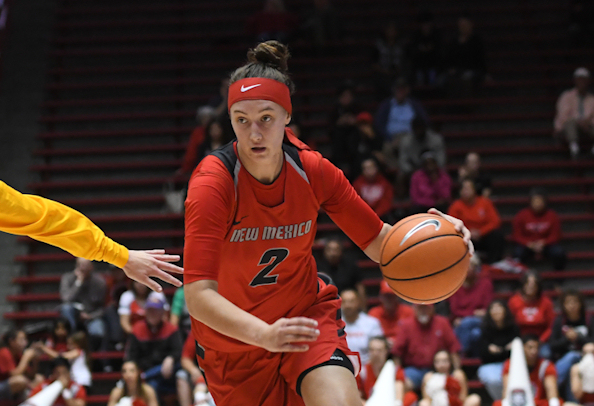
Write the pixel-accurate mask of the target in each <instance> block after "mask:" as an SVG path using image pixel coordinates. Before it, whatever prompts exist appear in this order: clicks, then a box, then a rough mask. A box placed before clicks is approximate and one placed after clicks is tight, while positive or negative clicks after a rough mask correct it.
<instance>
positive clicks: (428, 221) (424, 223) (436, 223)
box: [400, 219, 441, 246]
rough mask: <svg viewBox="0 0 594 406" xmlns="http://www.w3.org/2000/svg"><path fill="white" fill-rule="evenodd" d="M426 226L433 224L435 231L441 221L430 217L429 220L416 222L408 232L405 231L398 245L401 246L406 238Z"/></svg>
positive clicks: (439, 226)
mask: <svg viewBox="0 0 594 406" xmlns="http://www.w3.org/2000/svg"><path fill="white" fill-rule="evenodd" d="M428 226H435V231H437V230H439V229H440V228H441V223H440V222H439V220H435V219H430V220H425V221H423V222H422V223H419V224H417V225H416V226H414V227H413V228H412V229H411V230H410V231H409V232H408V233H406V235H405V236H404V238H403V239H402V241H401V242H400V245H401V246H402V244H404V243H405V242H406V240H408V239H409V238H410V237H412V235H413V234H414V233H416V232H417V231H419V230H420V229H422V228H425V227H428Z"/></svg>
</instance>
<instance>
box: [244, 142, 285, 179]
mask: <svg viewBox="0 0 594 406" xmlns="http://www.w3.org/2000/svg"><path fill="white" fill-rule="evenodd" d="M242 158H243V157H241V156H240V159H241V163H242V164H243V166H244V167H245V170H246V171H248V172H249V174H250V175H252V176H253V177H254V178H255V179H256V180H258V182H260V183H263V184H265V185H270V184H271V183H273V182H274V181H275V180H276V179H277V178H278V177H279V175H280V173H281V171H282V169H283V163H284V161H285V160H284V154H283V152H282V150H281V151H280V152H279V153H278V154H274V155H272V156H270V158H268V159H266V160H262V161H260V162H256V161H252V160H251V159H249V158H246V159H242Z"/></svg>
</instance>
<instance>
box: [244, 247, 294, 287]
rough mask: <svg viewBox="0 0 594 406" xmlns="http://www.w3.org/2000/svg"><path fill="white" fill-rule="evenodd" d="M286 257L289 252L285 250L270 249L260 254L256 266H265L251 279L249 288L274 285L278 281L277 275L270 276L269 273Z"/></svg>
mask: <svg viewBox="0 0 594 406" xmlns="http://www.w3.org/2000/svg"><path fill="white" fill-rule="evenodd" d="M288 255H289V250H288V249H286V248H272V249H269V250H268V251H266V252H265V253H264V254H262V258H260V262H259V263H258V265H266V267H265V268H264V269H262V270H261V271H260V272H258V275H256V276H255V278H254V279H252V281H251V282H250V286H251V287H256V286H262V285H274V284H275V283H276V280H277V279H278V275H270V272H272V271H274V268H276V267H277V266H278V264H280V263H281V262H283V261H284V260H285V258H287V256H288Z"/></svg>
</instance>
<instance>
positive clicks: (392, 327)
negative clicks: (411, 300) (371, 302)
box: [367, 280, 415, 348]
mask: <svg viewBox="0 0 594 406" xmlns="http://www.w3.org/2000/svg"><path fill="white" fill-rule="evenodd" d="M379 301H380V304H379V306H375V307H373V308H371V309H370V310H369V312H367V314H369V315H370V316H371V317H375V318H376V319H378V320H379V322H380V324H381V326H382V330H383V331H384V335H385V336H386V338H387V339H388V342H389V343H390V348H392V346H393V345H394V343H395V341H396V337H397V336H398V329H399V322H400V321H401V320H404V319H406V318H409V317H413V316H414V314H415V312H414V311H413V309H412V307H410V306H409V305H407V304H404V303H402V302H401V301H400V299H399V298H398V296H396V294H395V293H394V291H393V290H392V288H390V286H389V285H388V283H387V282H386V281H384V280H382V282H381V284H380V291H379Z"/></svg>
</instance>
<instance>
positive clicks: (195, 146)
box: [176, 91, 227, 175]
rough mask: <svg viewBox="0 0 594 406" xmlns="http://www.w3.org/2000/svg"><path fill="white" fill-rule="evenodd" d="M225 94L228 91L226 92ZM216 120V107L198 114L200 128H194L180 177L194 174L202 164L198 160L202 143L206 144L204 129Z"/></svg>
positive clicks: (203, 109)
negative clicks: (196, 168) (197, 166)
mask: <svg viewBox="0 0 594 406" xmlns="http://www.w3.org/2000/svg"><path fill="white" fill-rule="evenodd" d="M225 94H227V93H226V91H225ZM215 118H216V112H215V109H214V107H211V106H202V107H200V108H199V109H198V111H197V112H196V121H198V126H197V127H196V128H194V131H192V134H190V139H189V140H188V145H187V146H186V153H185V154H184V157H183V160H182V166H181V168H180V169H179V170H178V171H177V172H176V174H178V175H183V174H187V175H189V174H190V173H192V171H193V170H194V168H195V167H196V165H198V162H200V160H199V158H198V151H199V149H200V146H201V145H202V143H204V129H205V128H206V127H207V126H208V124H210V122H211V121H213V120H214V119H215Z"/></svg>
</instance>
